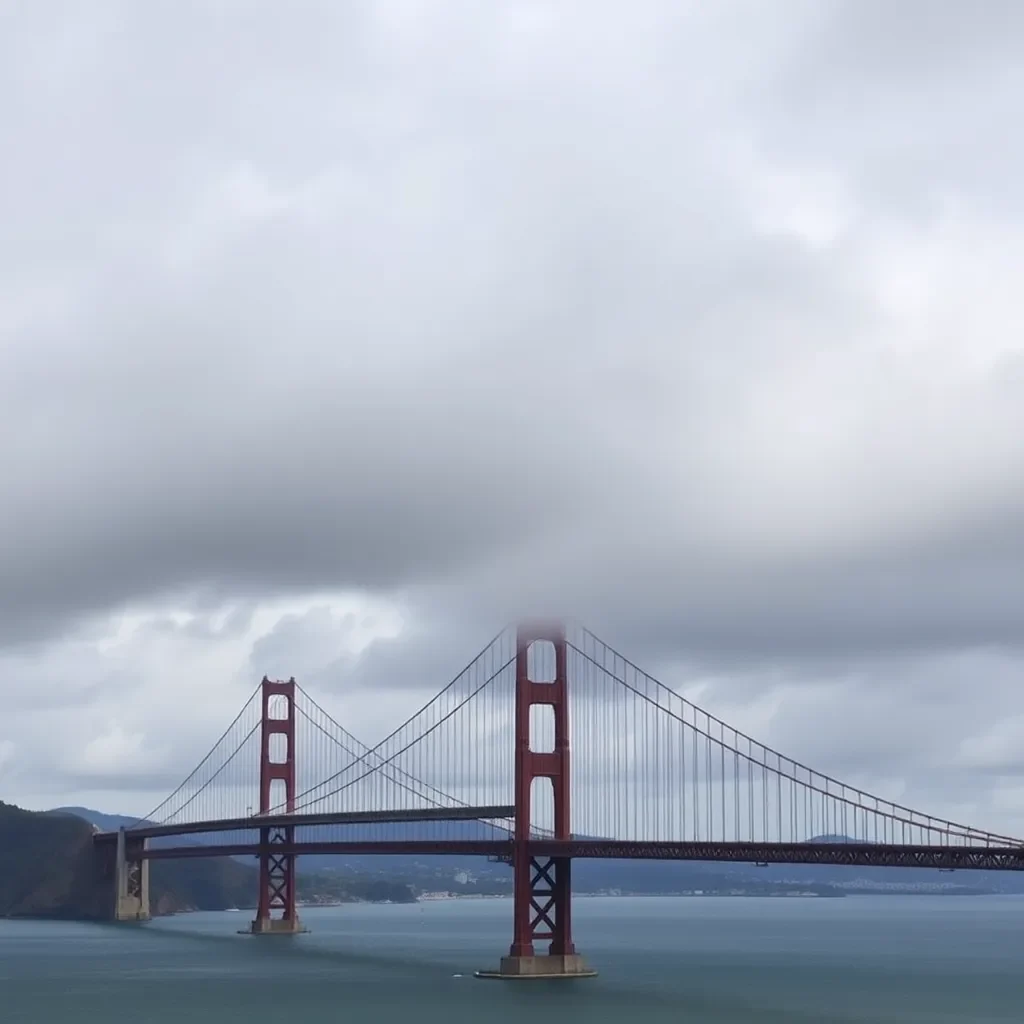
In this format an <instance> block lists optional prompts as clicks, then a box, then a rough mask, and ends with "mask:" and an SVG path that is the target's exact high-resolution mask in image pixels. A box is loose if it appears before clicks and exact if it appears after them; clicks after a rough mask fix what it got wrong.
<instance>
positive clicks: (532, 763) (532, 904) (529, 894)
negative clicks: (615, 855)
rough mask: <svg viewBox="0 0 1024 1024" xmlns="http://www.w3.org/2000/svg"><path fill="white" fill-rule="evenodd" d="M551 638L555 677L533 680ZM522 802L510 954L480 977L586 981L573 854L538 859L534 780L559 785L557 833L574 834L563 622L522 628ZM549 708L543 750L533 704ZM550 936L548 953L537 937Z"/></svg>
mask: <svg viewBox="0 0 1024 1024" xmlns="http://www.w3.org/2000/svg"><path fill="white" fill-rule="evenodd" d="M544 641H546V642H549V643H550V644H551V645H552V646H553V647H554V649H555V678H554V680H552V681H551V682H538V681H536V680H534V679H532V678H531V677H530V667H529V654H530V648H531V647H532V646H533V644H534V643H537V642H544ZM515 703H516V707H515V716H516V724H515V744H516V750H515V807H516V822H515V836H514V840H513V853H512V871H513V874H514V882H513V886H514V889H513V892H514V895H513V937H512V946H511V948H510V949H509V955H508V956H506V957H502V960H501V966H500V967H499V969H498V970H497V971H480V972H478V974H477V976H478V977H481V978H508V979H512V978H537V977H547V978H585V977H592V976H593V975H594V974H595V973H596V972H595V971H592V970H590V969H589V968H588V967H587V965H586V964H585V963H584V961H583V958H582V957H581V956H579V954H577V952H576V947H575V946H574V945H573V941H572V882H571V870H570V869H571V865H572V860H571V859H570V858H569V857H540V858H538V857H534V856H533V855H532V853H531V838H532V835H531V810H532V806H531V804H532V801H531V796H532V789H533V780H534V779H550V780H551V785H552V788H553V790H554V812H555V828H554V833H555V834H554V838H555V839H556V840H562V841H565V842H568V841H569V840H570V839H571V838H572V829H571V819H570V814H569V792H570V787H569V783H570V779H569V760H570V758H569V680H568V646H567V644H566V638H565V628H564V627H563V626H548V627H538V626H521V627H520V628H519V631H518V635H517V637H516V700H515ZM535 704H539V705H548V706H550V707H551V708H552V710H553V712H554V720H555V744H554V750H552V751H548V752H541V751H536V750H534V749H533V747H532V746H531V742H530V709H531V708H532V707H533V706H534V705H535ZM543 940H549V941H550V945H549V946H548V951H547V953H546V954H544V953H541V954H538V953H537V951H536V948H535V943H536V942H537V941H543Z"/></svg>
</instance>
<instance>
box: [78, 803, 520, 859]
mask: <svg viewBox="0 0 1024 1024" xmlns="http://www.w3.org/2000/svg"><path fill="white" fill-rule="evenodd" d="M515 813H516V809H515V807H513V806H511V805H508V806H504V805H500V806H486V807H427V808H416V809H412V810H398V811H330V812H327V813H323V814H253V815H249V816H248V817H246V818H220V819H217V820H213V821H193V822H183V823H181V824H178V825H155V824H151V823H149V822H147V823H146V824H144V825H140V826H139V827H138V828H128V829H125V834H126V835H127V836H128V837H129V838H131V839H156V838H159V837H164V836H192V835H199V834H201V833H204V832H251V831H252V830H254V829H262V828H292V827H294V828H302V827H312V826H316V825H382V824H393V823H400V822H407V821H409V822H416V821H418V822H424V821H427V822H429V821H501V820H504V819H511V818H514V817H515ZM117 835H118V833H117V832H116V831H114V832H97V833H96V834H95V835H94V836H93V841H94V842H96V843H99V844H100V845H104V844H106V843H116V842H117ZM182 849H185V847H182ZM189 849H193V847H189ZM204 849H210V850H213V849H220V847H214V846H208V847H204ZM210 856H219V854H210Z"/></svg>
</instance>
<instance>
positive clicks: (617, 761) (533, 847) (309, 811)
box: [94, 625, 1024, 978]
mask: <svg viewBox="0 0 1024 1024" xmlns="http://www.w3.org/2000/svg"><path fill="white" fill-rule="evenodd" d="M190 837H192V838H190ZM196 837H199V840H200V841H197V840H196ZM94 842H95V844H96V848H97V852H98V854H99V856H100V858H101V862H102V865H103V869H104V872H105V877H106V878H107V879H108V880H109V882H110V883H111V890H112V900H111V916H112V917H113V918H114V919H116V920H133V921H137V920H145V919H147V918H148V917H149V892H148V867H149V863H150V862H151V861H152V860H157V859H170V858H191V857H226V856H232V857H238V856H252V857H254V858H257V859H258V861H259V893H258V900H257V909H256V914H255V919H254V920H253V922H252V927H251V930H252V933H253V934H257V935H280V934H295V933H297V932H299V931H302V930H303V928H302V924H301V922H300V919H299V915H298V912H297V909H296V883H295V862H296V858H298V857H301V856H303V855H309V854H328V853H336V854H350V855H353V854H380V855H389V854H409V853H418V854H423V855H442V854H461V855H479V856H486V857H490V858H493V859H500V860H502V861H505V862H507V863H508V864H509V865H510V866H511V869H512V873H513V901H512V905H513V914H512V917H513V920H512V943H511V946H510V948H509V952H508V955H507V956H505V957H503V958H501V960H500V964H499V965H498V966H497V968H496V969H495V970H493V971H482V972H480V975H479V976H481V977H497V978H537V977H549V978H550V977H582V976H589V975H592V974H593V973H594V972H593V971H592V970H590V968H589V967H588V966H587V965H586V963H585V962H584V960H583V959H582V957H581V956H580V955H579V954H578V953H577V951H576V948H575V945H574V943H573V937H572V914H571V911H572V879H571V871H572V863H573V860H575V859H580V858H631V859H638V860H642V859H657V860H703V861H732V862H737V861H739V862H750V863H757V864H767V863H813V864H834V865H853V866H872V865H874V866H894V867H918V868H920V867H928V868H936V869H943V870H949V869H957V868H966V869H986V870H1014V871H1020V870H1024V841H1022V840H1019V839H1015V838H1012V837H1010V836H1004V835H1000V834H998V833H995V832H989V831H986V830H984V829H979V828H975V827H973V826H968V825H962V824H957V823H955V822H951V821H947V820H944V819H942V818H937V817H933V816H931V815H927V814H922V813H920V812H918V811H916V810H912V809H911V808H909V807H905V806H902V805H900V804H898V803H894V802H892V801H890V800H886V799H884V798H882V797H879V796H875V795H873V794H870V793H867V792H865V791H864V790H862V789H859V788H857V787H855V786H850V785H847V784H844V783H842V782H840V781H838V780H837V779H834V778H832V777H830V776H828V775H824V774H822V773H820V772H817V771H814V770H813V769H811V768H808V767H807V766H806V765H803V764H801V763H799V762H798V761H794V760H793V759H791V758H788V757H785V756H783V755H782V754H780V753H779V752H778V751H775V750H773V749H771V748H770V747H767V746H765V745H764V744H762V743H759V742H757V741H756V740H754V739H753V738H751V737H750V736H748V735H746V734H745V733H743V732H741V731H739V730H737V729H734V728H733V727H731V726H729V725H727V724H726V723H725V722H723V721H722V720H721V719H718V718H716V717H715V716H714V715H712V714H710V713H709V712H707V711H705V710H703V709H702V708H700V707H698V706H697V705H695V704H693V703H692V702H690V701H688V700H687V699H686V698H684V697H682V696H680V695H679V694H678V693H676V692H675V691H674V690H672V689H671V688H670V687H668V686H666V685H664V684H662V683H661V682H659V681H658V680H657V679H655V678H654V677H652V676H650V675H648V674H647V673H646V672H644V671H642V670H641V669H640V668H638V667H637V666H636V665H635V664H633V663H632V662H631V661H629V660H628V659H627V658H625V657H624V656H623V655H621V654H619V653H618V652H617V651H616V650H614V649H613V648H611V647H609V646H608V645H607V644H605V643H603V642H602V641H601V640H600V639H598V638H597V637H596V636H595V635H594V634H593V633H591V632H589V631H588V630H586V629H584V628H582V627H580V626H568V627H567V626H563V625H555V626H552V625H539V626H536V625H526V626H520V627H518V628H509V629H506V630H504V631H502V632H501V633H499V634H498V635H497V636H496V637H495V638H494V639H493V640H492V641H491V642H490V643H489V644H488V645H487V646H486V647H485V648H484V650H483V651H481V652H480V654H478V655H477V656H476V658H474V659H473V660H472V661H471V662H470V663H469V664H468V665H467V666H466V667H465V668H464V669H463V670H462V671H461V672H460V673H459V674H458V675H456V676H455V678H454V679H453V680H452V681H451V682H450V683H448V685H447V686H445V687H444V688H443V689H442V690H441V691H440V692H439V693H438V694H437V695H436V696H435V697H434V698H433V699H431V700H430V701H428V702H427V703H426V704H424V705H423V706H422V707H421V708H419V710H417V711H416V712H415V713H414V714H413V715H412V716H410V717H409V718H408V719H407V720H406V721H405V722H404V723H403V724H402V725H400V726H399V727H398V728H397V729H395V730H394V731H393V732H391V733H390V734H389V735H388V736H386V737H385V738H384V739H383V740H382V741H381V742H379V743H377V744H375V745H374V746H372V747H369V746H367V745H365V744H364V743H362V742H360V741H359V740H358V739H357V738H356V737H354V736H353V735H352V734H351V733H349V732H348V731H347V730H346V729H345V728H344V727H343V726H342V725H341V724H339V723H338V722H337V721H336V720H335V719H334V718H333V717H332V716H331V715H330V714H329V713H328V712H327V711H326V710H324V708H323V707H321V706H320V705H319V704H318V703H317V702H316V701H315V700H314V699H313V698H312V697H311V696H310V695H309V694H308V693H307V692H306V691H305V690H304V689H303V688H302V687H301V686H300V685H299V684H298V683H296V681H295V680H294V679H289V680H287V681H274V680H269V679H266V678H264V679H263V680H262V682H261V683H260V685H259V686H258V687H257V688H256V690H255V691H254V692H253V694H252V695H251V697H250V698H249V700H248V701H247V702H246V704H245V706H244V707H243V708H242V710H241V711H240V712H239V714H238V715H237V717H236V718H235V720H234V721H233V722H232V723H231V725H230V726H229V727H228V728H227V730H226V731H225V732H224V733H223V735H222V736H221V737H220V739H219V740H218V741H217V742H216V743H215V744H214V746H213V748H212V749H211V750H210V752H209V753H208V754H207V755H206V757H205V758H203V760H202V761H201V762H200V763H199V765H198V766H197V767H196V768H195V770H194V771H193V772H192V773H191V774H190V775H189V776H188V778H186V779H185V781H184V782H182V784H181V785H180V786H179V787H178V788H177V789H176V790H175V791H174V792H173V793H171V795H170V796H168V797H167V799H166V800H164V801H163V802H162V803H161V804H160V805H159V806H157V807H155V808H154V809H153V811H152V812H151V813H150V814H148V815H146V816H145V818H144V819H140V820H139V821H138V822H136V823H135V824H134V825H132V826H131V827H128V828H123V829H121V830H119V831H118V832H100V833H97V834H96V836H95V839H94ZM544 943H546V944H547V946H546V948H545V947H544V946H543V944H544Z"/></svg>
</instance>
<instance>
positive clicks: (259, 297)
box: [0, 0, 1024, 832]
mask: <svg viewBox="0 0 1024 1024" xmlns="http://www.w3.org/2000/svg"><path fill="white" fill-rule="evenodd" d="M926 6H927V11H928V16H927V17H923V16H921V15H922V14H923V12H924V10H925V7H924V6H922V5H921V4H916V3H908V4H904V5H902V6H901V8H900V10H899V11H898V12H893V11H892V10H891V7H888V6H886V5H883V4H881V3H875V2H864V0H859V2H856V3H853V2H849V3H840V2H833V3H826V4H821V3H806V4H803V3H797V4H791V5H789V6H788V7H787V9H786V11H785V12H782V13H780V12H779V11H777V10H775V11H772V12H771V14H770V16H769V12H767V11H765V10H764V8H763V6H762V5H758V4H755V3H745V2H733V3H728V4H721V5H716V6H715V7H713V8H709V7H708V5H698V4H692V5H684V4H680V3H668V2H666V3H664V4H659V3H649V4H645V5H643V6H642V8H641V9H639V10H638V11H631V12H629V13H628V14H626V13H625V12H624V11H623V9H622V8H621V5H617V4H610V3H609V4H599V3H588V4H581V3H560V4H550V3H546V4H532V3H521V4H515V5H512V4H508V5H498V4H495V5H479V4H472V3H455V2H453V3H443V2H442V3H438V2H433V3H429V4H426V3H408V4H402V5H399V6H398V7H396V8H392V7H390V6H388V5H383V6H382V7H381V8H379V9H377V10H371V9H370V8H369V7H366V8H359V9H357V8H349V7H339V5H336V4H330V3H312V2H309V3H304V4H300V5H297V6H295V7H294V9H293V8H289V10H288V11H287V12H285V11H283V10H282V9H280V8H278V7H275V6H274V5H269V4H268V5H260V4H251V3H248V4H233V3H226V4H219V5H215V6H210V5H199V4H196V5H188V4H186V5H181V4H173V5H172V4H151V5H146V6H145V8H143V7H141V6H139V5H135V4H131V3H116V2H110V3H105V4H95V5H92V6H91V7H90V11H89V15H88V16H86V15H85V13H84V12H83V11H81V10H80V8H78V7H77V6H76V5H74V4H64V5H54V6H52V7H49V8H48V9H47V11H46V12H45V13H44V12H43V11H42V9H41V8H40V9H38V10H37V9H36V8H30V7H24V8H23V9H22V10H21V11H20V12H18V13H16V14H15V13H12V14H8V15H5V18H6V22H5V25H4V31H3V32H0V69H2V70H0V88H2V89H3V93H4V95H6V96H8V97H12V98H13V100H12V101H11V102H9V103H8V104H7V105H6V106H5V110H4V113H3V115H2V117H3V120H4V128H5V137H6V138H7V139H8V146H7V147H5V148H6V150H7V152H8V156H7V158H6V159H5V160H4V162H3V166H2V167H0V217H2V221H3V223H4V225H5V228H4V232H3V234H2V237H0V360H2V372H0V427H2V430H0V467H2V470H3V471H2V474H0V508H2V509H3V530H2V531H0V644H2V645H3V647H2V652H3V653H0V664H2V665H3V667H4V669H5V671H4V678H5V679H6V680H7V682H6V683H5V684H3V688H4V693H5V698H6V699H7V700H8V703H9V704H10V705H11V706H12V707H13V708H14V709H16V716H17V718H16V722H15V721H13V720H8V724H6V725H3V726H0V773H5V774H3V775H0V782H2V783H3V784H4V785H5V786H7V785H8V784H9V786H10V788H11V789H12V790H14V795H17V796H24V797H25V798H26V799H32V800H38V801H43V802H45V801H46V800H47V799H48V794H50V793H53V794H61V795H63V794H68V796H69V797H70V796H71V795H72V794H81V793H85V794H93V795H98V796H99V797H100V798H102V799H104V800H105V801H106V803H107V805H108V808H109V809H114V810H117V809H130V810H140V809H142V808H140V807H137V806H136V805H135V803H134V801H135V797H134V796H133V795H132V794H131V791H132V790H134V789H147V788H151V789H153V790H158V789H159V788H160V786H161V785H163V783H164V782H165V781H169V780H171V779H172V778H173V776H174V775H175V774H176V773H178V774H183V773H184V770H186V769H187V767H188V759H189V757H191V756H192V755H193V754H197V753H201V747H202V744H203V741H204V738H206V737H208V736H210V735H211V734H212V735H216V733H217V725H218V724H219V723H220V722H221V719H225V716H227V718H230V714H231V709H232V706H233V702H234V701H235V698H236V697H237V698H238V702H239V703H240V702H241V700H242V699H244V695H245V694H246V693H248V691H249V689H251V686H252V685H253V683H254V682H255V680H256V679H258V678H259V676H260V675H261V674H262V673H263V671H267V670H269V669H268V668H267V667H265V666H267V665H268V663H269V665H270V666H272V667H273V668H274V671H277V670H278V669H277V666H280V671H281V672H282V673H285V674H291V673H292V672H293V671H294V672H295V673H296V674H303V675H305V676H307V677H309V678H311V679H313V680H315V681H316V683H317V685H318V686H320V687H321V688H322V690H323V692H324V693H325V694H328V695H330V696H333V698H334V699H336V700H337V701H339V702H341V704H342V705H343V707H344V711H345V713H346V715H348V716H349V719H350V721H351V722H352V724H353V729H354V731H358V728H356V727H357V726H364V727H365V728H366V729H367V730H369V731H370V732H371V733H372V732H373V731H374V730H377V729H380V730H385V729H386V726H387V720H388V719H389V716H395V715H398V716H400V714H401V706H402V700H404V699H406V695H407V694H409V693H411V691H413V690H416V691H424V690H429V689H431V688H435V689H436V688H438V687H439V686H440V685H441V684H442V683H443V682H444V681H446V679H447V678H448V677H450V675H452V674H454V672H455V671H457V669H458V668H459V667H460V666H461V665H462V664H464V663H465V661H466V660H468V658H469V657H470V656H471V654H472V652H473V651H474V650H476V649H478V648H479V647H480V646H481V645H482V644H483V643H484V642H485V641H486V639H487V638H488V637H489V636H491V635H492V634H493V633H494V631H495V630H496V629H497V628H499V627H500V626H501V625H503V624H504V623H505V622H506V621H507V620H509V619H511V618H515V617H517V616H519V615H522V614H531V613H535V612H542V613H547V612H559V613H565V614H571V615H574V616H576V617H578V618H580V619H582V620H584V621H586V622H587V623H588V624H591V625H592V626H593V628H594V629H595V630H596V631H597V632H599V633H601V634H603V635H606V636H607V638H608V639H609V640H610V641H612V642H613V643H616V644H618V645H619V646H623V647H626V648H627V650H628V652H629V653H630V654H631V655H632V656H633V657H634V659H635V660H637V661H639V662H642V663H645V664H647V665H648V666H649V667H650V668H651V669H653V670H657V671H659V672H662V673H663V674H664V675H665V676H666V679H668V680H669V681H671V682H673V683H674V684H675V685H678V686H681V687H690V688H694V689H695V690H696V691H698V692H700V693H702V694H703V695H704V696H705V697H706V700H707V702H708V703H713V704H714V707H713V710H718V711H724V709H725V708H731V709H733V710H734V712H735V714H736V715H738V716H740V717H743V716H747V717H749V718H752V719H755V720H757V721H755V724H756V725H757V726H758V727H759V729H760V732H759V735H763V736H764V738H765V739H766V741H770V742H776V741H777V742H778V743H779V744H780V745H781V744H783V742H784V743H785V746H786V749H787V750H788V751H789V752H790V753H792V754H793V755H794V756H800V757H804V756H806V757H807V758H808V759H810V758H811V756H812V754H813V755H814V756H815V757H816V758H817V759H818V761H819V762H821V761H824V762H828V761H829V760H830V759H831V760H832V761H833V762H834V763H833V764H830V763H821V764H819V766H820V767H821V768H822V769H823V770H832V769H833V768H834V769H835V770H836V771H839V770H840V769H842V770H843V771H846V772H848V773H853V774H857V775H858V777H859V778H862V779H869V780H870V779H876V780H880V781H881V782H883V783H885V784H887V785H891V786H895V787H899V788H900V789H901V792H900V793H893V796H902V795H905V793H906V794H909V795H914V794H920V795H921V797H922V798H924V799H927V801H928V803H929V807H932V808H934V809H935V810H936V812H937V813H942V812H943V811H944V809H945V804H944V802H946V803H949V802H953V803H955V802H956V801H959V800H961V796H960V795H958V791H956V790H955V789H954V787H955V785H956V784H955V783H954V782H952V781H950V782H949V784H948V785H943V786H937V785H935V784H934V783H933V780H935V779H936V778H938V777H939V774H940V769H941V768H942V766H944V765H949V764H955V765H956V766H957V772H958V773H959V774H957V778H958V779H961V780H970V781H969V783H963V788H964V790H966V791H970V792H973V793H974V794H975V795H974V796H973V797H964V798H963V799H968V800H970V799H973V800H974V804H975V805H976V806H975V807H974V809H976V810H977V811H978V812H979V813H981V814H983V815H984V814H988V815H990V816H991V815H995V816H996V818H997V819H1002V820H991V821H990V820H985V821H982V822H979V823H981V824H988V825H991V827H993V828H1001V827H1007V824H1006V823H1007V822H1009V823H1012V822H1013V821H1014V820H1017V821H1019V822H1020V825H1019V827H1018V831H1019V832H1024V808H1021V809H1020V810H1018V804H1019V803H1020V800H1021V796H1019V795H1018V794H1020V793H1024V791H1021V790H1018V789H1017V788H1016V782H1015V781H1014V780H1015V777H1016V776H1017V774H1018V772H1019V769H1020V766H1021V764H1024V761H1022V760H1021V758H1019V757H1017V756H1016V755H1015V754H1014V752H1013V751H1014V746H1015V739H1014V737H1015V736H1019V737H1020V738H1022V739H1024V735H1021V734H1022V733H1024V725H1022V726H1021V727H1020V729H1018V730H1017V731H1016V732H1014V728H1015V727H1014V726H1013V724H1012V723H1013V722H1015V721H1018V722H1019V718H1018V715H1019V710H1018V702H1017V701H1016V698H1015V696H1014V685H1015V684H1014V680H1015V679H1019V678H1020V669H1021V666H1022V662H1024V655H1022V653H1021V647H1022V643H1024V527H1022V525H1021V524H1022V523H1024V484H1022V480H1024V474H1022V472H1021V470H1022V469H1024V349H1022V345H1021V340H1020V327H1019V325H1020V323H1021V314H1022V305H1021V299H1020V294H1019V284H1018V280H1017V278H1018V276H1019V275H1018V274H1017V268H1019V267H1020V266H1021V265H1022V263H1024V242H1022V241H1021V239H1022V238H1024V234H1022V232H1021V226H1022V219H1024V204H1022V195H1024V193H1022V192H1021V189H1020V185H1019V183H1020V181H1021V180H1022V179H1024V145H1022V143H1021V141H1020V139H1019V138H1018V134H1019V133H1014V132H1013V131H1012V130H1011V129H1010V126H1012V125H1013V124H1016V123H1018V122H1019V120H1020V116H1021V114H1022V113H1024V112H1022V111H1021V105H1022V100H1021V97H1022V96H1024V81H1022V72H1021V70H1020V68H1021V67H1024V62H1022V61H1021V59H1020V58H1021V56H1022V54H1021V49H1022V47H1021V44H1020V42H1019V40H1020V39H1021V38H1022V34H1021V28H1022V27H1024V26H1022V24H1021V20H1022V15H1021V12H1020V7H1019V5H1017V4H1013V3H1006V4H998V3H993V4H987V5H985V9H984V11H982V12H972V11H968V10H966V9H965V8H963V7H962V6H960V5H955V4H938V5H936V4H928V5H926ZM399 11H400V12H401V13H400V14H399ZM367 645H368V646H367ZM289 665H292V666H297V667H294V668H288V667H287V666H289ZM812 683H815V684H817V685H811V684H812ZM178 687H183V689H184V691H185V692H186V693H187V695H188V701H187V706H185V705H184V704H183V702H182V699H181V697H180V696H178V695H176V693H177V688H178ZM385 692H386V693H387V694H388V695H387V696H386V697H384V696H379V695H380V694H384V693H385ZM879 693H884V694H885V695H886V696H885V698H884V701H881V702H880V698H879V696H878V695H879ZM374 694H377V695H378V696H373V695H374ZM982 698H983V699H982ZM408 699H409V700H410V701H411V700H412V699H413V698H412V697H409V698H408ZM766 709H768V710H766ZM924 709H927V710H924ZM225 721H226V719H225ZM830 721H835V722H836V723H837V724H836V726H835V728H834V729H833V728H832V727H830V726H829V725H828V722H830ZM922 721H924V722H927V723H928V727H927V728H922V727H921V726H920V723H921V722H922ZM853 722H855V723H856V732H855V733H854V732H853V730H852V726H851V728H850V729H847V728H846V727H845V726H843V725H842V724H841V723H853ZM392 724H394V723H392ZM737 724H739V725H742V724H744V723H743V722H737ZM3 730H7V734H5V733H4V732H3ZM966 732H970V733H971V735H966V734H965V733H966ZM872 736H874V737H875V739H872ZM826 737H827V738H828V741H827V742H826V741H825V739H824V738H826ZM12 745H13V746H12ZM1016 746H1017V747H1018V748H1019V749H1024V747H1022V746H1021V745H1020V744H1016ZM12 750H13V753H12ZM54 751H59V752H60V757H54V756H52V755H53V752H54ZM126 772H127V773H129V774H131V773H136V775H135V780H136V781H135V782H132V783H131V784H122V783H120V782H119V780H122V779H123V778H124V773H126ZM942 777H943V778H945V775H943V776H942ZM4 779H7V780H9V781H8V782H4V781H3V780H4ZM119 790H123V791H124V795H123V799H124V800H125V802H126V803H128V804H131V805H132V806H131V807H128V808H118V807H113V806H111V803H112V802H114V801H117V800H120V799H122V795H121V794H120V793H119ZM907 798H908V799H909V796H908V797H907ZM139 799H140V800H141V802H142V803H145V802H146V800H143V799H142V798H141V797H140V798H139ZM54 802H56V801H54ZM958 806H959V805H958ZM967 809H971V808H970V807H969V808H967ZM1014 815H1016V816H1017V817H1016V818H1014Z"/></svg>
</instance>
